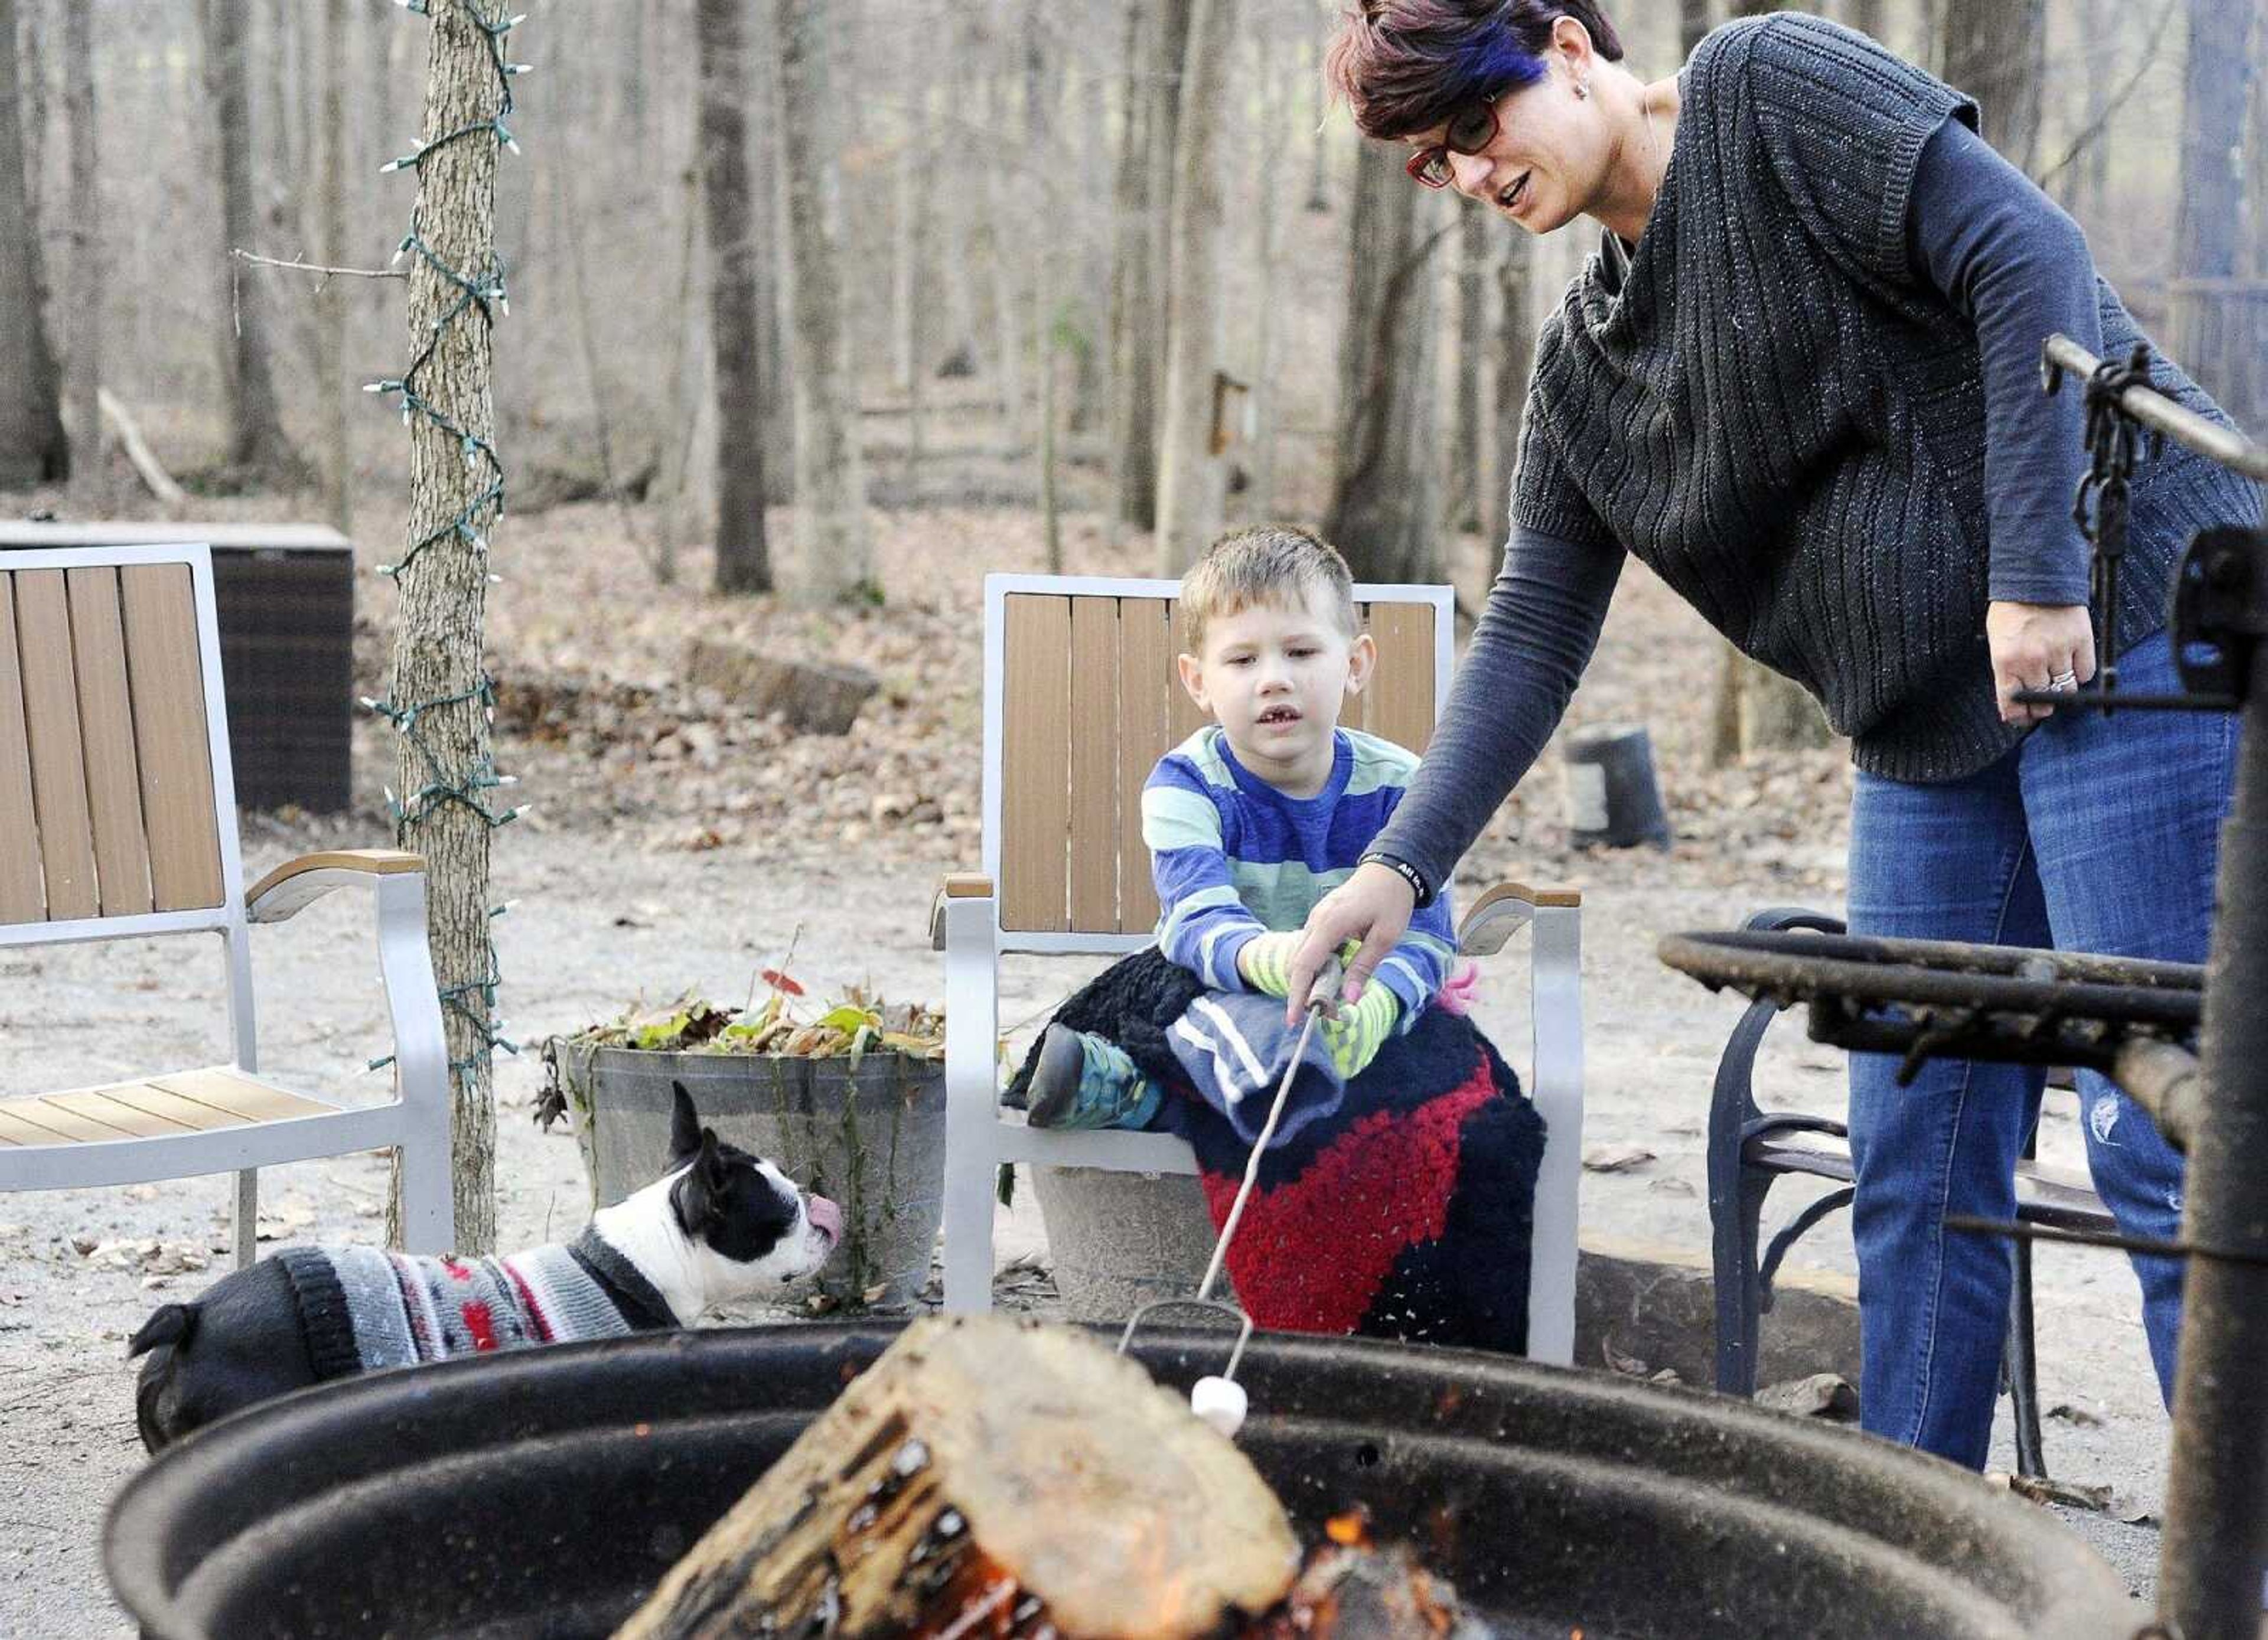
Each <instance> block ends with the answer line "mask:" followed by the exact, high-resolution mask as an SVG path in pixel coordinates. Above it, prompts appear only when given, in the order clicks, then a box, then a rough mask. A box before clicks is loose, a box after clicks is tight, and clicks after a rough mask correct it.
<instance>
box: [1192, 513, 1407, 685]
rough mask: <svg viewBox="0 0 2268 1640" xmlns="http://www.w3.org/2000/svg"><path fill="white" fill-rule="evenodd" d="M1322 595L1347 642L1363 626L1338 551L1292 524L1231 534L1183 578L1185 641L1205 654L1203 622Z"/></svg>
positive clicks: (1349, 575)
mask: <svg viewBox="0 0 2268 1640" xmlns="http://www.w3.org/2000/svg"><path fill="white" fill-rule="evenodd" d="M1318 591H1321V592H1322V594H1323V599H1324V602H1325V605H1326V607H1328V608H1329V611H1330V613H1331V614H1332V615H1333V616H1334V617H1335V618H1336V619H1337V621H1338V623H1339V627H1340V629H1341V630H1342V631H1344V633H1345V634H1346V635H1347V636H1348V637H1349V638H1353V637H1355V636H1359V634H1360V633H1361V631H1362V623H1361V621H1359V620H1357V619H1356V617H1355V613H1354V576H1353V574H1352V572H1351V571H1350V570H1348V569H1347V563H1346V560H1345V559H1344V558H1342V557H1340V556H1339V551H1338V548H1336V547H1334V546H1332V545H1331V544H1330V543H1329V541H1324V540H1323V539H1322V537H1321V536H1318V535H1312V534H1310V533H1307V531H1306V530H1302V529H1297V528H1294V527H1293V526H1291V525H1288V524H1258V525H1255V526H1252V527H1251V528H1249V529H1242V530H1233V531H1231V532H1230V533H1228V534H1226V535H1224V536H1222V537H1221V538H1220V539H1219V541H1215V542H1214V543H1213V544H1212V545H1211V547H1209V548H1206V549H1205V555H1204V557H1202V558H1200V559H1198V560H1197V562H1196V563H1193V564H1191V565H1190V566H1189V570H1188V571H1187V572H1186V573H1184V574H1183V575H1182V595H1181V610H1182V643H1183V644H1184V645H1186V646H1187V648H1188V650H1189V653H1190V654H1192V655H1200V654H1203V653H1204V635H1205V622H1206V621H1210V620H1211V619H1212V618H1213V617H1214V616H1215V615H1233V614H1241V613H1242V612H1243V611H1245V610H1247V609H1249V608H1251V607H1253V606H1254V605H1255V604H1263V603H1269V602H1273V601H1277V600H1279V599H1291V600H1293V601H1303V600H1304V599H1307V598H1308V597H1311V596H1312V595H1313V594H1314V593H1315V592H1318Z"/></svg>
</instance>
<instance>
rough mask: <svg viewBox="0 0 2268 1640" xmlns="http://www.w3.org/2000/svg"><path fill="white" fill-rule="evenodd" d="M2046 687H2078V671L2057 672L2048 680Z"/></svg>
mask: <svg viewBox="0 0 2268 1640" xmlns="http://www.w3.org/2000/svg"><path fill="white" fill-rule="evenodd" d="M2048 688H2051V689H2076V688H2079V673H2076V672H2058V673H2056V675H2055V676H2054V677H2052V678H2050V679H2049V680H2048Z"/></svg>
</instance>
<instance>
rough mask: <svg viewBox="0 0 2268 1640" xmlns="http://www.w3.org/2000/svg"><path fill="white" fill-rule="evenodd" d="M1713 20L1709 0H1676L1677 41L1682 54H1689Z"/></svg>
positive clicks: (1713, 22)
mask: <svg viewBox="0 0 2268 1640" xmlns="http://www.w3.org/2000/svg"><path fill="white" fill-rule="evenodd" d="M1715 22H1716V18H1715V17H1714V16H1713V15H1712V13H1711V11H1710V5H1709V0H1677V43H1678V46H1679V48H1680V50H1681V52H1682V54H1683V55H1685V56H1689V57H1690V56H1691V55H1693V48H1694V47H1696V46H1697V45H1699V44H1700V43H1701V36H1702V35H1704V34H1705V33H1708V32H1709V30H1710V28H1711V27H1712V26H1713V25H1714V24H1715Z"/></svg>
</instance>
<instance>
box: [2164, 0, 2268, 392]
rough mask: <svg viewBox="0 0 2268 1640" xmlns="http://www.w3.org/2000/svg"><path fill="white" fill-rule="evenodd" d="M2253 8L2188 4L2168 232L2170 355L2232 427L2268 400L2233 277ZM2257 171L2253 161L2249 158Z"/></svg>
mask: <svg viewBox="0 0 2268 1640" xmlns="http://www.w3.org/2000/svg"><path fill="white" fill-rule="evenodd" d="M2254 11H2255V7H2254V6H2253V5H2252V4H2249V3H2247V4H2232V3H2231V0H2189V25H2190V49H2189V66H2188V69H2187V71H2186V73H2185V75H2184V77H2183V96H2182V174H2181V195H2180V205H2179V208H2178V210H2177V211H2176V216H2175V219H2174V222H2175V226H2174V273H2175V280H2174V304H2173V327H2172V329H2173V337H2172V345H2173V350H2174V356H2175V357H2176V358H2177V359H2179V360H2180V361H2181V363H2182V364H2183V365H2184V366H2186V367H2187V368H2188V369H2189V370H2191V371H2193V372H2194V373H2195V374H2196V376H2197V378H2198V381H2199V382H2200V383H2201V384H2202V385H2203V386H2205V388H2206V390H2207V391H2209V392H2211V393H2213V394H2214V395H2215V396H2216V397H2217V398H2218V399H2219V400H2220V403H2221V405H2222V407H2223V408H2226V409H2227V410H2228V412H2229V413H2230V414H2231V415H2232V416H2235V417H2236V419H2237V420H2238V421H2239V422H2240V423H2246V424H2253V423H2257V419H2258V417H2259V416H2260V414H2261V412H2262V410H2263V409H2264V408H2268V406H2264V404H2263V403H2262V402H2261V401H2262V400H2263V399H2264V398H2268V393H2264V391H2263V384H2262V381H2261V374H2262V371H2261V365H2260V363H2259V361H2258V358H2257V352H2258V349H2259V346H2260V342H2261V338H2260V335H2259V333H2258V328H2257V322H2255V321H2253V320H2252V314H2253V313H2254V305H2253V304H2252V303H2251V302H2250V301H2248V300H2247V299H2246V298H2247V295H2248V294H2249V293H2248V292H2246V291H2244V290H2240V289H2239V288H2238V287H2237V285H2236V283H2235V280H2236V276H2237V274H2238V272H2239V271H2240V264H2239V261H2238V255H2239V252H2240V250H2241V248H2242V247H2241V245H2240V242H2239V237H2238V236H2239V229H2240V226H2241V224H2242V222H2243V217H2244V204H2245V199H2244V195H2245V184H2244V175H2245V172H2246V170H2247V169H2248V168H2249V166H2248V165H2247V163H2246V161H2247V159H2248V156H2247V155H2246V154H2245V151H2244V137H2245V116H2246V114H2247V113H2248V111H2249V105H2250V100H2251V95H2252V85H2251V80H2252V69H2251V55H2250V48H2251V43H2252V33H2253V13H2254ZM2251 163H2252V164H2255V165H2257V160H2253V161H2252V162H2251Z"/></svg>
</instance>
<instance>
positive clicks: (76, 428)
mask: <svg viewBox="0 0 2268 1640" xmlns="http://www.w3.org/2000/svg"><path fill="white" fill-rule="evenodd" d="M63 108H64V111H65V114H66V115H67V117H68V118H69V119H70V193H71V288H72V290H75V291H77V294H78V299H77V300H76V301H74V302H73V303H71V305H70V360H69V375H68V377H67V379H66V380H65V382H64V399H65V407H64V408H65V412H66V414H65V416H64V420H65V422H66V423H68V425H69V427H70V446H71V500H72V502H73V504H75V505H76V506H77V508H78V509H79V511H83V512H97V513H99V512H101V511H104V510H105V509H106V505H107V495H106V493H105V492H106V490H107V479H108V477H109V474H110V464H109V463H108V462H107V461H106V460H103V449H102V406H101V403H100V394H101V389H102V297H101V293H102V291H103V290H104V288H105V287H106V286H107V285H108V284H109V283H110V281H109V278H108V276H107V273H106V271H105V269H104V267H103V261H102V191H101V185H100V184H101V172H100V169H99V165H98V163H97V161H98V145H97V142H96V129H97V124H98V121H99V118H100V115H99V112H98V111H97V109H96V107H95V102H94V8H93V7H92V6H90V5H70V6H65V7H64V8H63Z"/></svg>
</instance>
